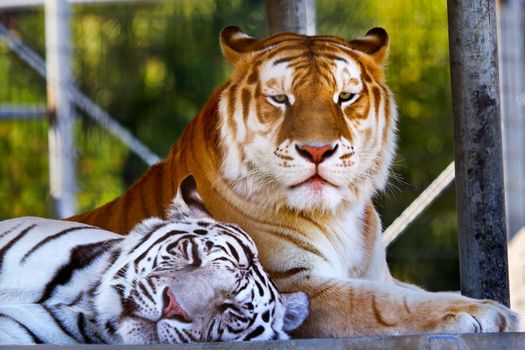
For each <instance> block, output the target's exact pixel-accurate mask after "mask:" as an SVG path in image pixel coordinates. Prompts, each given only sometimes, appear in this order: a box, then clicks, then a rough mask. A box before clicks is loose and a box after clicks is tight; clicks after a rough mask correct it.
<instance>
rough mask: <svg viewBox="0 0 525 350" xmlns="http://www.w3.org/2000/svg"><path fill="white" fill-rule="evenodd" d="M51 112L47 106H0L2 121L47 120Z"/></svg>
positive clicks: (0, 118)
mask: <svg viewBox="0 0 525 350" xmlns="http://www.w3.org/2000/svg"><path fill="white" fill-rule="evenodd" d="M48 115H49V110H48V109H47V107H45V106H11V105H0V120H21V119H38V118H47V117H48Z"/></svg>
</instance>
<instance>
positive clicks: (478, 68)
mask: <svg viewBox="0 0 525 350" xmlns="http://www.w3.org/2000/svg"><path fill="white" fill-rule="evenodd" d="M448 23H449V45H450V74H451V80H452V107H453V112H454V146H455V147H454V148H455V160H456V202H457V208H458V226H459V257H460V273H461V292H462V293H463V294H464V295H467V296H470V297H474V298H489V299H493V300H496V301H499V302H500V303H503V304H505V305H509V284H508V269H507V235H506V227H505V204H504V203H505V199H504V192H503V160H502V151H501V121H500V109H499V90H498V88H499V87H498V61H497V57H498V56H497V54H498V51H497V39H496V38H497V35H496V9H495V3H494V1H491V0H489V1H487V0H448Z"/></svg>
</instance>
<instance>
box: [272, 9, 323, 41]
mask: <svg viewBox="0 0 525 350" xmlns="http://www.w3.org/2000/svg"><path fill="white" fill-rule="evenodd" d="M315 17H316V16H315V0H266V24H267V29H268V34H270V35H273V34H277V33H282V32H292V33H298V34H306V35H315V32H316V29H315V20H316V18H315Z"/></svg>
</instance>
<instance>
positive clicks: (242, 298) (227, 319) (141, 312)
mask: <svg viewBox="0 0 525 350" xmlns="http://www.w3.org/2000/svg"><path fill="white" fill-rule="evenodd" d="M121 249H122V252H123V253H122V254H121V256H120V257H119V258H118V259H117V260H116V261H115V263H114V264H113V265H112V266H111V268H110V269H109V270H108V271H107V272H106V274H105V276H104V278H103V281H102V286H101V288H100V292H99V294H98V295H97V297H96V307H97V309H98V312H99V314H100V315H101V317H102V318H101V320H102V321H99V323H102V324H100V325H99V326H100V327H105V329H106V330H108V331H109V330H110V331H111V332H113V333H114V334H115V335H118V336H119V337H120V338H121V342H122V343H127V344H151V343H183V342H194V341H236V340H268V339H286V338H287V335H286V333H285V330H292V329H294V328H295V327H297V326H299V324H300V323H301V322H302V321H303V320H304V317H306V312H307V306H308V301H307V297H306V295H305V294H304V293H290V294H289V295H284V294H283V295H281V294H280V293H279V292H278V291H277V289H276V288H275V286H274V285H273V283H272V282H271V280H270V279H269V277H268V276H267V274H266V273H265V272H264V271H263V269H262V266H261V264H260V263H259V261H258V260H257V250H256V247H255V245H254V243H253V241H252V240H251V239H250V238H249V237H248V236H247V235H246V234H245V233H244V232H243V231H241V230H240V229H239V228H237V227H235V226H232V225H228V224H221V223H217V222H216V221H213V220H211V219H193V218H188V219H186V220H183V221H180V222H176V223H174V222H167V221H162V220H160V219H148V220H147V221H146V222H144V223H143V224H141V225H140V226H139V227H138V228H136V229H135V230H134V232H133V233H132V234H131V236H129V237H128V238H126V239H125V240H124V241H123V242H122V246H121ZM293 314H298V315H303V316H304V317H303V318H302V319H301V317H302V316H301V317H299V320H290V317H293Z"/></svg>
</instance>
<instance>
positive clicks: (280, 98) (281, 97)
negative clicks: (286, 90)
mask: <svg viewBox="0 0 525 350" xmlns="http://www.w3.org/2000/svg"><path fill="white" fill-rule="evenodd" d="M270 97H271V99H272V100H274V101H275V102H277V103H281V104H285V103H287V102H288V96H286V95H284V94H282V95H273V96H270Z"/></svg>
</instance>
